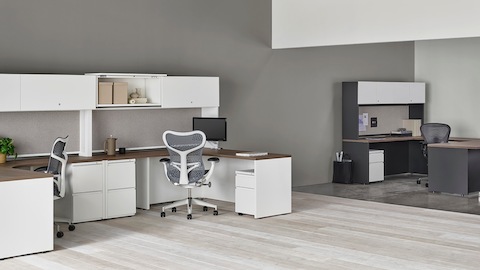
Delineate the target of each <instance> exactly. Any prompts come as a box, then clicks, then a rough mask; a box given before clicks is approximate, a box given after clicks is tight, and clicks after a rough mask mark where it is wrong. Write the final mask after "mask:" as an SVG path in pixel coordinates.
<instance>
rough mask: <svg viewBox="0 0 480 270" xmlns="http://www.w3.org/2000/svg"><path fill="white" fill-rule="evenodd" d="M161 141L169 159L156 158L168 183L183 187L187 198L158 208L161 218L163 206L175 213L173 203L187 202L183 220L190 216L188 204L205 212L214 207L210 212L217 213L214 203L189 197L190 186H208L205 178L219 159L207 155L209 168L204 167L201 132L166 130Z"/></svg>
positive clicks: (208, 176)
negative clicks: (185, 214) (160, 209)
mask: <svg viewBox="0 0 480 270" xmlns="http://www.w3.org/2000/svg"><path fill="white" fill-rule="evenodd" d="M163 142H164V143H165V146H166V147H167V149H168V153H169V154H170V158H162V159H160V162H162V163H163V166H164V169H165V175H166V177H167V179H168V180H169V181H170V183H172V184H174V185H176V186H180V187H183V188H186V189H187V191H188V196H187V199H184V200H180V201H176V202H173V203H171V204H169V205H166V206H164V207H162V213H161V214H160V216H161V217H165V210H166V209H170V208H171V209H172V212H176V211H177V206H182V205H187V210H188V215H187V219H192V204H197V205H201V206H203V211H207V210H208V207H211V208H214V209H215V210H214V211H213V215H215V216H216V215H218V211H217V206H216V205H214V204H211V203H207V202H205V201H202V200H199V199H195V198H192V188H195V187H201V186H208V187H210V186H211V183H210V182H209V179H210V176H212V173H213V171H214V168H215V163H217V162H219V159H218V158H216V157H211V158H209V159H208V161H209V162H210V164H211V165H210V169H209V170H205V167H204V166H203V160H202V152H203V147H204V145H205V142H206V137H205V134H204V133H203V132H202V131H199V130H194V131H190V132H176V131H170V130H167V131H165V132H164V133H163Z"/></svg>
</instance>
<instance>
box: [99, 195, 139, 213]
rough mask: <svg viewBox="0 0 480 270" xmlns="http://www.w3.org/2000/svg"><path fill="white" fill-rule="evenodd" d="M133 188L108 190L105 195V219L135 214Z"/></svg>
mask: <svg viewBox="0 0 480 270" xmlns="http://www.w3.org/2000/svg"><path fill="white" fill-rule="evenodd" d="M135 200H136V197H135V189H134V188H126V189H116V190H110V191H108V193H107V201H106V203H107V213H106V216H105V218H115V217H125V216H133V215H135V213H136V210H137V208H136V201H135Z"/></svg>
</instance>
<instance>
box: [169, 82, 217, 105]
mask: <svg viewBox="0 0 480 270" xmlns="http://www.w3.org/2000/svg"><path fill="white" fill-rule="evenodd" d="M218 106H220V91H219V78H218V77H183V76H182V77H174V76H173V77H171V76H167V77H164V78H162V107H164V108H201V107H218Z"/></svg>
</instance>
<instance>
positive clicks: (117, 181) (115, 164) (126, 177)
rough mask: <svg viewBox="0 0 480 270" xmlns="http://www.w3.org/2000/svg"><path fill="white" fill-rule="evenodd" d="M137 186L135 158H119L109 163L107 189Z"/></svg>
mask: <svg viewBox="0 0 480 270" xmlns="http://www.w3.org/2000/svg"><path fill="white" fill-rule="evenodd" d="M134 187H135V160H117V161H109V162H108V163H107V189H119V188H134Z"/></svg>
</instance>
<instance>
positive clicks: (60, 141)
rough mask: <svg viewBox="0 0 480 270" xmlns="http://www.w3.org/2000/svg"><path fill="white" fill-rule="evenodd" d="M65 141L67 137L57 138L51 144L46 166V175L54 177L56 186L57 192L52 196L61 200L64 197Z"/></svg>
mask: <svg viewBox="0 0 480 270" xmlns="http://www.w3.org/2000/svg"><path fill="white" fill-rule="evenodd" d="M67 141H68V136H67V137H65V138H60V137H59V138H57V139H56V140H55V141H54V142H53V146H52V151H51V152H50V158H49V159H48V166H47V173H51V174H53V175H55V177H54V180H53V181H54V182H55V184H56V185H57V188H58V191H57V192H55V193H56V194H55V193H54V194H55V195H57V196H59V197H62V198H63V197H64V196H65V173H66V167H67V161H68V155H67V153H66V152H65V145H66V144H67Z"/></svg>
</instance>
